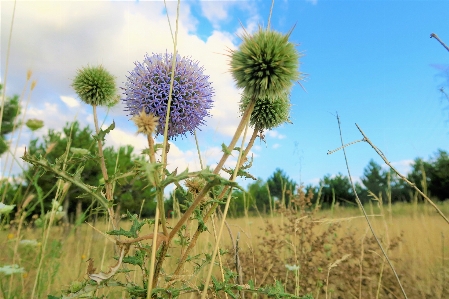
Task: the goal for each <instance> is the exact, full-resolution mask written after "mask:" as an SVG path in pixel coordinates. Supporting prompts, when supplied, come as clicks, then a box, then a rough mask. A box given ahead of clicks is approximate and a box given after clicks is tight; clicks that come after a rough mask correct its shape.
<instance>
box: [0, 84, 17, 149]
mask: <svg viewBox="0 0 449 299" xmlns="http://www.w3.org/2000/svg"><path fill="white" fill-rule="evenodd" d="M2 88H3V85H1V84H0V94H1V91H2ZM19 114H20V105H19V96H18V95H14V96H13V97H11V98H9V97H8V98H6V101H5V104H4V107H3V118H2V129H1V131H0V155H2V154H3V153H5V152H6V151H7V150H8V148H9V146H8V143H7V142H6V135H8V134H9V133H11V132H12V131H13V129H14V122H15V120H16V117H17V115H19ZM17 125H19V124H17Z"/></svg>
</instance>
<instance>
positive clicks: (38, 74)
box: [0, 1, 279, 170]
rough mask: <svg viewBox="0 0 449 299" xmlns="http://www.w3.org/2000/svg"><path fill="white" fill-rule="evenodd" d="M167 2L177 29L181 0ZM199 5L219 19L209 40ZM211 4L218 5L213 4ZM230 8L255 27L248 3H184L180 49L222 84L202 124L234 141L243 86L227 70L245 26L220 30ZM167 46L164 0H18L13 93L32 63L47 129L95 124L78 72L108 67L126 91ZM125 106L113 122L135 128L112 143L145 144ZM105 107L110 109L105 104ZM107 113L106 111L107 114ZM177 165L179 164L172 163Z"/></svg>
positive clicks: (35, 104)
mask: <svg viewBox="0 0 449 299" xmlns="http://www.w3.org/2000/svg"><path fill="white" fill-rule="evenodd" d="M167 5H168V15H169V17H170V21H171V27H172V29H173V30H174V29H175V20H176V2H175V1H168V2H167ZM193 5H201V6H202V9H203V13H206V17H207V18H208V19H209V20H210V22H211V23H212V24H213V27H214V30H213V31H212V32H211V33H210V34H208V37H207V38H202V39H201V38H200V37H199V36H198V35H197V34H196V33H197V31H198V30H199V26H200V24H199V21H198V18H197V17H196V16H195V15H194V14H193V13H192V11H193V9H192V7H191V6H193ZM206 6H212V7H213V8H207V9H206ZM12 8H13V2H2V10H1V32H0V33H1V37H0V38H1V59H2V61H5V59H6V56H5V55H6V46H7V44H8V37H9V28H10V24H11V15H12ZM230 9H241V10H244V11H245V12H246V13H248V14H250V15H251V17H249V18H246V19H247V21H246V23H245V24H244V25H245V28H246V29H247V30H248V31H250V32H252V31H254V30H255V29H256V27H257V26H256V24H257V22H258V19H259V17H258V15H257V13H256V12H255V11H254V8H253V7H252V5H249V3H247V2H246V1H229V3H228V1H219V2H210V3H209V1H201V2H199V3H196V2H181V9H180V17H179V33H178V51H179V54H180V55H182V56H190V57H191V58H192V59H193V60H198V61H199V64H200V65H202V66H204V70H205V71H204V72H205V74H207V75H209V76H210V80H211V82H212V84H213V87H214V89H215V96H214V100H215V103H214V106H213V108H212V110H211V117H210V118H208V119H207V120H206V125H207V127H204V128H202V130H203V132H201V134H203V133H204V134H209V135H212V136H213V139H217V140H218V141H219V143H221V142H227V141H226V140H227V139H229V137H230V136H231V135H232V133H233V132H234V130H235V128H236V127H237V124H238V121H239V117H240V113H239V111H238V104H239V101H240V91H239V90H237V89H236V88H235V85H234V82H233V79H232V76H231V74H230V73H229V71H228V70H229V67H228V61H229V57H228V54H229V50H232V49H236V47H237V45H238V43H239V42H240V40H239V38H238V37H237V35H238V32H237V34H236V32H228V31H225V30H221V29H220V26H219V23H220V22H225V21H226V19H227V17H228V16H229V10H230ZM239 30H241V29H239ZM166 51H167V52H172V51H173V41H172V35H171V33H170V27H169V26H168V22H167V15H166V14H165V8H164V3H163V1H139V2H136V1H117V2H114V1H112V2H111V1H75V2H71V1H56V2H55V1H52V2H48V1H18V2H17V7H16V14H15V19H14V28H13V36H12V44H11V56H10V59H9V65H10V70H9V76H8V86H7V92H8V94H13V93H19V90H20V89H21V86H23V84H24V82H25V75H24V74H26V71H27V70H28V69H31V70H32V71H33V78H35V79H37V81H38V85H37V86H36V89H35V91H34V94H35V96H33V98H36V100H35V101H33V100H32V101H31V103H30V108H29V109H28V112H27V117H28V118H38V119H42V120H44V122H45V127H44V128H43V129H41V130H40V131H41V132H46V131H47V129H49V128H52V129H58V128H62V127H63V126H64V125H65V123H66V122H71V121H73V120H74V119H78V120H79V121H80V122H81V126H85V125H90V126H92V125H93V118H92V114H91V109H90V108H89V107H86V106H85V104H83V103H81V102H80V101H79V100H78V99H77V96H76V94H75V93H74V91H73V89H72V88H71V83H72V79H73V78H74V76H75V75H76V72H77V70H78V69H80V68H81V67H83V66H87V65H91V66H92V65H103V66H104V67H105V68H106V69H107V70H109V71H110V72H111V73H112V74H113V75H114V76H115V77H116V83H117V87H118V90H119V87H120V86H123V85H124V84H123V83H124V82H125V81H126V75H127V74H128V72H129V71H130V70H132V69H133V68H134V62H136V61H142V60H143V58H144V55H145V54H146V53H148V54H150V55H151V54H152V53H165V52H166ZM2 75H3V74H2ZM119 91H120V90H119ZM37 99H38V100H37ZM122 109H123V105H122V104H121V105H119V106H118V108H115V109H112V110H111V111H109V119H108V120H107V121H106V123H111V122H112V119H114V120H116V123H117V124H118V123H120V124H124V123H129V127H126V126H125V127H117V128H116V129H115V130H114V131H113V132H112V133H111V134H110V135H109V138H111V141H110V143H111V144H114V145H119V144H121V145H124V144H132V145H133V146H135V147H136V149H137V148H143V147H145V138H143V137H142V136H136V135H135V134H134V132H135V128H133V127H132V125H131V122H126V121H125V120H127V119H129V117H127V116H126V115H125V113H124V112H123V110H122ZM100 113H104V115H105V114H106V113H105V111H104V110H101V111H100ZM104 115H100V116H99V117H100V119H102V118H103V117H104ZM120 119H122V121H121V122H120ZM278 138H279V137H278ZM208 139H211V138H208ZM214 142H215V140H214ZM210 146H211V145H209V144H208V145H207V146H204V150H205V152H204V159H205V160H206V161H207V163H208V164H213V163H216V162H218V160H219V157H218V155H219V152H220V149H218V148H215V147H210ZM194 148H195V147H194V145H192V149H194ZM136 152H138V151H136ZM194 153H196V150H191V149H179V148H177V147H176V146H175V147H173V153H172V154H170V155H171V156H172V157H173V159H174V161H176V163H177V164H178V165H179V166H180V167H187V166H188V167H189V169H192V170H194V169H198V167H199V162H198V158H197V155H196V154H194ZM176 163H175V162H173V163H172V164H173V167H174V165H175V164H176Z"/></svg>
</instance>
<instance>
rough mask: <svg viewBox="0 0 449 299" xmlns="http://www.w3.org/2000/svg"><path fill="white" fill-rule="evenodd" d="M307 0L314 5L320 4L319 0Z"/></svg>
mask: <svg viewBox="0 0 449 299" xmlns="http://www.w3.org/2000/svg"><path fill="white" fill-rule="evenodd" d="M306 2H309V3H311V4H312V5H317V4H318V0H306Z"/></svg>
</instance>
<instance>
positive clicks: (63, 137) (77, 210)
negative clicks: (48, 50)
mask: <svg viewBox="0 0 449 299" xmlns="http://www.w3.org/2000/svg"><path fill="white" fill-rule="evenodd" d="M69 140H70V151H69V155H70V157H71V158H70V159H69V160H68V161H69V163H67V167H68V169H69V170H70V169H71V168H73V170H72V172H73V173H75V171H76V165H79V163H80V162H82V164H83V166H84V167H83V170H82V172H81V173H80V175H81V176H82V179H83V181H84V182H86V183H87V184H89V185H91V186H99V185H101V184H102V183H104V182H102V174H101V169H100V165H99V163H98V159H97V158H98V152H96V150H95V149H96V147H95V146H94V144H95V142H96V141H95V139H94V137H93V131H92V129H90V128H89V127H84V128H81V127H80V124H79V123H78V122H74V123H67V124H66V125H65V126H64V128H63V130H62V132H58V131H55V130H51V129H50V130H49V131H48V133H47V134H45V136H43V138H41V139H39V138H35V139H33V140H31V142H30V144H29V145H28V146H27V151H28V152H29V153H31V154H35V155H42V156H45V157H46V158H47V159H48V160H49V161H50V162H51V163H58V160H61V159H62V158H64V157H65V153H67V148H68V142H69ZM103 154H104V155H105V157H106V161H107V168H108V173H110V174H113V173H125V172H127V171H128V170H129V169H132V168H133V167H134V166H135V162H136V161H137V160H139V159H143V158H142V155H137V153H135V152H134V148H133V147H132V146H130V145H128V146H121V147H120V148H118V149H116V148H113V147H107V148H106V149H105V150H104V153H103ZM407 178H408V179H409V180H410V181H411V182H413V183H414V184H416V186H417V187H418V188H420V189H421V190H422V191H423V192H424V193H426V194H427V195H429V196H430V197H432V198H434V199H436V200H441V201H443V200H446V199H448V198H449V188H448V187H449V156H448V153H447V152H446V151H444V150H438V151H437V152H436V153H435V155H434V156H433V157H431V158H430V159H429V160H424V159H422V158H416V159H415V160H414V163H413V164H412V170H411V172H410V173H409V174H407ZM57 180H58V178H57V177H55V176H54V175H53V174H50V173H45V172H44V173H39V172H38V171H37V170H36V169H34V168H33V167H30V168H27V169H25V170H24V171H23V173H22V174H21V175H19V176H18V177H15V178H14V179H12V180H9V181H7V180H3V183H2V188H1V190H0V191H2V194H3V192H4V190H5V187H8V190H7V191H6V199H7V202H6V203H7V204H16V205H18V206H19V205H20V201H21V200H22V199H23V198H25V197H26V195H27V194H36V195H37V196H38V198H39V201H36V204H35V207H34V210H35V213H36V214H43V213H44V212H45V211H48V210H49V209H50V208H51V202H52V199H53V198H55V196H56V192H57ZM143 182H147V180H145V179H144V178H140V177H133V178H131V179H126V180H119V181H118V183H117V184H116V185H115V186H114V188H115V192H114V194H115V199H114V202H115V204H116V205H117V207H116V208H118V209H119V210H120V211H122V213H126V211H131V212H132V213H141V214H142V216H144V217H149V216H152V215H154V212H155V207H156V203H155V200H154V195H155V190H154V188H153V187H152V186H151V185H149V184H147V183H143ZM195 184H198V182H196V183H195V182H186V184H184V185H183V186H181V185H180V186H178V187H177V188H176V190H175V192H173V194H171V195H170V197H169V198H168V199H167V200H166V201H165V204H166V211H176V205H173V204H174V203H176V204H178V207H179V208H178V209H179V211H182V209H183V208H186V207H187V206H188V204H189V200H191V198H190V199H189V196H190V197H191V196H192V195H191V194H192V190H189V189H191V188H194V187H192V186H194V185H195ZM217 188H218V187H217ZM298 188H303V189H304V191H305V192H306V193H307V192H312V193H313V198H314V202H312V204H319V205H320V206H321V207H323V208H326V207H329V206H331V205H332V204H339V205H345V206H350V205H355V203H356V201H355V193H354V191H353V188H352V186H351V183H350V180H349V178H348V177H347V176H345V175H343V174H341V173H339V174H337V175H325V176H324V177H323V178H322V179H320V181H319V184H318V185H306V186H300V185H299V184H298V183H297V182H295V181H294V180H292V179H291V178H289V177H288V175H287V174H286V173H285V172H284V171H283V170H282V169H276V170H275V171H274V172H273V174H272V175H271V176H270V177H269V178H268V179H267V180H266V181H264V180H263V179H261V178H258V179H257V180H255V181H254V182H252V183H250V184H249V185H248V186H247V188H246V190H244V191H242V190H238V189H236V190H234V191H233V194H232V196H233V199H232V201H231V207H230V213H231V215H233V216H241V215H243V214H244V213H245V212H248V213H261V214H264V213H270V211H271V210H273V209H274V208H275V207H276V205H279V204H285V205H288V204H289V202H290V200H291V198H292V196H294V195H295V194H297V192H298ZM355 189H356V191H357V194H358V196H359V198H360V200H361V201H362V203H366V202H367V201H369V200H370V198H373V197H377V198H381V199H382V200H383V201H384V202H385V201H389V200H390V201H391V202H392V203H395V202H410V201H413V200H421V198H420V197H419V196H418V195H417V194H416V193H415V192H414V191H413V189H412V188H411V187H410V186H408V185H407V184H406V183H405V182H403V181H402V180H401V179H400V178H399V177H398V176H397V175H396V174H395V173H394V172H393V171H392V170H390V169H385V168H383V167H382V166H381V165H379V164H378V163H376V162H375V161H374V160H371V161H369V163H368V165H367V166H366V167H365V169H364V171H363V176H362V177H361V178H360V181H357V182H356V183H355ZM219 191H220V190H216V191H215V192H217V193H218V192H219ZM193 193H194V192H193ZM143 199H145V200H143ZM64 208H65V210H66V211H67V212H68V215H73V217H74V216H75V215H77V217H76V218H79V217H80V216H86V215H84V214H83V213H86V211H90V212H89V213H91V212H92V211H95V208H96V207H95V206H93V203H92V200H91V199H90V198H88V197H86V196H85V195H84V193H83V191H82V190H80V189H79V188H78V187H76V186H71V187H70V189H69V191H68V192H67V195H66V199H65V200H64ZM117 214H120V213H117ZM168 216H170V215H168ZM74 219H75V217H74Z"/></svg>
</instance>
